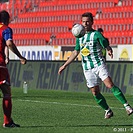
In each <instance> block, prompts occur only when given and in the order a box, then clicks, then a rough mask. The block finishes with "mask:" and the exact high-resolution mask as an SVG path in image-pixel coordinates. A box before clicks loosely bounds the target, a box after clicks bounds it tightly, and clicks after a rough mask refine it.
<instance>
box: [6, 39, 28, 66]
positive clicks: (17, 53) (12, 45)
mask: <svg viewBox="0 0 133 133" xmlns="http://www.w3.org/2000/svg"><path fill="white" fill-rule="evenodd" d="M6 45H7V46H8V48H9V49H10V50H11V51H12V52H13V53H14V54H16V55H17V56H18V57H19V58H20V62H21V64H26V58H24V57H23V56H22V55H21V54H20V52H19V51H18V49H17V47H16V46H15V44H14V43H13V41H12V40H7V41H6Z"/></svg>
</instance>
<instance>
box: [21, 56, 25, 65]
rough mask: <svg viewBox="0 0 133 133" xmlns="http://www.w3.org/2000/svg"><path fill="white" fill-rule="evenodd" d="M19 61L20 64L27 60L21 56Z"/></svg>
mask: <svg viewBox="0 0 133 133" xmlns="http://www.w3.org/2000/svg"><path fill="white" fill-rule="evenodd" d="M20 62H21V64H22V65H24V64H26V62H27V60H26V58H24V57H21V58H20Z"/></svg>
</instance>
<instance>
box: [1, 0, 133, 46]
mask: <svg viewBox="0 0 133 133" xmlns="http://www.w3.org/2000/svg"><path fill="white" fill-rule="evenodd" d="M3 9H4V10H7V11H9V13H10V14H11V16H12V21H11V24H10V27H11V28H12V29H13V31H14V40H15V43H16V45H20V46H21V45H47V43H48V41H49V39H50V36H51V35H54V36H56V37H55V38H54V40H53V42H52V44H51V45H74V44H75V38H74V37H73V36H72V34H71V28H72V25H73V24H74V23H80V15H81V14H82V13H83V12H87V11H89V12H92V13H93V15H94V19H95V20H94V21H95V22H94V28H95V29H98V28H103V29H104V35H105V36H106V37H107V38H108V39H109V41H110V44H111V46H116V45H119V44H133V1H132V0H93V2H92V1H91V0H67V1H63V0H9V2H6V3H1V5H0V10H3Z"/></svg>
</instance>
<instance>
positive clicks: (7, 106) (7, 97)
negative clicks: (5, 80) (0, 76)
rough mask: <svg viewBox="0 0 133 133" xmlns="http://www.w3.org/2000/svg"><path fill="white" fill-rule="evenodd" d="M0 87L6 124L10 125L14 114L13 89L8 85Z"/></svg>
mask: <svg viewBox="0 0 133 133" xmlns="http://www.w3.org/2000/svg"><path fill="white" fill-rule="evenodd" d="M0 87H1V90H2V93H3V103H2V106H3V112H4V124H8V123H9V122H10V121H11V112H12V101H11V88H10V86H8V85H6V84H2V85H1V86H0Z"/></svg>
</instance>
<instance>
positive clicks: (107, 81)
mask: <svg viewBox="0 0 133 133" xmlns="http://www.w3.org/2000/svg"><path fill="white" fill-rule="evenodd" d="M103 82H104V84H105V86H106V87H107V88H109V89H110V90H111V91H112V93H113V94H114V96H115V97H116V98H117V99H118V100H119V101H120V102H121V103H122V104H123V105H124V107H125V109H126V111H127V114H128V115H131V114H132V113H133V109H132V108H131V106H130V105H129V104H128V102H127V100H126V98H125V96H124V94H123V93H122V91H121V90H120V89H119V88H118V87H117V86H115V85H114V84H113V82H112V79H111V78H110V77H107V78H106V79H105V80H104V81H103Z"/></svg>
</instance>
